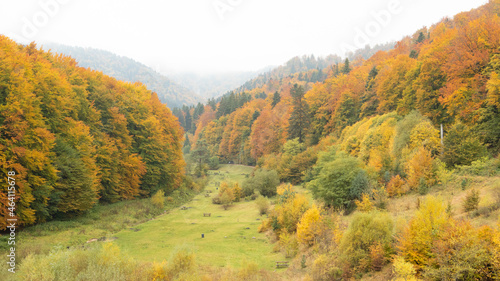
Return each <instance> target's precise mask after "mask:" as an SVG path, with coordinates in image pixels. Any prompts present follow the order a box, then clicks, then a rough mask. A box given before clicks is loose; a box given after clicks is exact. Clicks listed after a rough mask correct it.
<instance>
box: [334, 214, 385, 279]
mask: <svg viewBox="0 0 500 281" xmlns="http://www.w3.org/2000/svg"><path fill="white" fill-rule="evenodd" d="M392 230H393V222H392V219H391V217H390V215H389V214H387V213H381V212H378V211H374V212H370V213H356V214H354V217H353V219H352V222H351V224H350V225H349V227H348V228H347V230H346V232H345V233H344V236H343V237H342V241H341V243H340V250H341V253H342V259H343V260H344V262H346V263H347V264H349V265H350V267H351V268H355V269H356V268H358V269H360V270H367V269H369V268H370V267H374V268H378V267H381V263H382V264H383V263H384V262H385V256H387V255H388V254H389V253H390V250H391V240H392ZM378 244H380V245H378ZM377 247H382V248H383V250H380V249H379V248H377ZM377 251H378V252H380V251H382V253H376V252H377ZM381 256H382V257H381ZM373 258H375V259H373Z"/></svg>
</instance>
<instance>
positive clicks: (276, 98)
mask: <svg viewBox="0 0 500 281" xmlns="http://www.w3.org/2000/svg"><path fill="white" fill-rule="evenodd" d="M280 101H281V96H280V94H279V93H278V92H274V94H273V101H272V103H271V107H272V108H274V107H275V106H276V105H277V104H278V103H279V102H280Z"/></svg>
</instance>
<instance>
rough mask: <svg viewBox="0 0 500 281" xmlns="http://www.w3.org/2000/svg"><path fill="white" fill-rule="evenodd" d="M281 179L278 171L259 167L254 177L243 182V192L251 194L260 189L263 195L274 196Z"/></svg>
mask: <svg viewBox="0 0 500 281" xmlns="http://www.w3.org/2000/svg"><path fill="white" fill-rule="evenodd" d="M279 183H280V181H279V178H278V173H277V172H276V171H274V170H264V169H259V170H257V171H255V174H254V176H253V177H251V178H248V179H246V180H245V181H244V182H243V193H244V195H245V196H251V195H252V194H253V193H254V191H259V192H260V194H261V195H262V196H266V197H272V196H274V195H276V187H277V186H278V185H279Z"/></svg>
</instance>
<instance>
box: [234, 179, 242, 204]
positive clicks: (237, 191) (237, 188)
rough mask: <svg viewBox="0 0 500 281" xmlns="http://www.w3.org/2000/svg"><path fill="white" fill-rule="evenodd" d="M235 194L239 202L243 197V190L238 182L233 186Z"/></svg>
mask: <svg viewBox="0 0 500 281" xmlns="http://www.w3.org/2000/svg"><path fill="white" fill-rule="evenodd" d="M233 195H234V201H235V202H239V201H240V199H241V197H243V190H242V189H241V187H240V185H239V184H238V183H235V184H234V186H233Z"/></svg>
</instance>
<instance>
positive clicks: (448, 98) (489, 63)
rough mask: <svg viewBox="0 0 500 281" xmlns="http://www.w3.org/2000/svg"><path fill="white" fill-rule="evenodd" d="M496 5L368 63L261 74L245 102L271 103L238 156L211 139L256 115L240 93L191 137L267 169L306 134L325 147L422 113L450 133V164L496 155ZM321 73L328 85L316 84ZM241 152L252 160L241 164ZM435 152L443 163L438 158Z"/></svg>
mask: <svg viewBox="0 0 500 281" xmlns="http://www.w3.org/2000/svg"><path fill="white" fill-rule="evenodd" d="M497 5H498V3H496V2H495V1H491V2H490V3H488V4H486V5H484V6H482V7H480V8H478V9H476V10H473V11H471V12H466V13H461V14H458V15H457V16H455V18H454V19H443V20H442V21H441V22H439V23H437V24H435V25H433V26H432V27H430V28H422V29H420V30H418V31H417V32H415V34H414V35H413V36H408V37H405V38H404V39H402V40H401V41H399V42H397V43H396V44H395V48H394V49H392V50H390V51H379V52H377V53H375V54H374V55H373V56H371V57H370V58H369V59H367V60H364V59H355V60H348V59H346V60H344V61H343V62H340V63H339V61H340V58H337V59H332V60H329V59H326V61H327V62H328V63H332V62H334V64H331V65H330V66H328V67H325V68H323V69H321V68H320V70H317V69H311V67H312V66H313V65H314V67H316V66H320V67H324V65H323V63H324V61H323V60H322V59H319V60H318V59H315V58H314V57H304V58H297V59H296V60H291V61H290V62H289V63H287V64H286V67H284V68H283V69H286V71H285V70H283V73H282V74H279V73H281V72H279V71H277V72H276V75H274V76H273V75H271V76H270V77H266V78H262V77H261V78H262V79H261V80H262V81H261V82H258V83H257V82H255V83H253V82H252V83H251V84H248V85H246V86H244V87H243V88H244V89H245V95H247V94H249V95H250V96H251V97H252V99H255V98H256V97H257V96H258V95H260V94H261V93H264V94H265V95H266V97H265V98H264V101H265V103H264V104H263V105H262V106H260V107H259V108H258V109H256V111H258V114H257V113H256V115H252V116H256V117H257V118H256V119H255V121H249V120H248V122H249V124H248V125H247V126H248V129H249V132H248V133H245V135H246V134H249V136H250V137H249V138H243V139H241V140H242V142H239V144H238V145H239V148H238V151H239V152H238V153H236V152H235V151H236V150H231V152H230V153H228V152H229V150H228V149H226V148H224V146H226V144H227V143H228V142H229V141H230V140H229V138H230V137H231V134H229V133H226V134H221V133H218V134H216V136H214V135H212V133H213V131H212V132H206V133H203V131H204V130H208V129H210V130H213V129H215V127H217V128H218V129H217V130H218V131H220V132H223V131H227V132H229V131H228V130H229V128H222V127H226V126H232V121H229V120H233V119H234V116H236V115H241V114H243V111H245V110H248V109H247V107H246V106H245V105H243V104H244V103H245V101H242V103H240V104H236V103H235V102H234V101H232V102H231V100H234V97H236V96H237V95H236V94H233V98H231V96H226V97H225V98H224V100H221V102H219V103H218V104H217V105H216V104H214V103H211V106H212V107H213V109H214V110H215V111H216V112H217V114H216V118H215V119H213V120H212V121H210V122H203V123H200V125H201V126H202V127H203V128H201V129H200V128H199V127H197V128H196V130H192V132H193V133H194V132H195V131H199V132H200V134H199V135H203V136H204V137H206V138H211V139H212V140H213V141H212V142H211V141H208V142H207V143H212V145H215V146H219V147H218V148H213V149H212V150H211V151H212V152H213V153H215V154H213V155H212V156H218V157H219V158H223V159H225V160H228V161H236V162H238V161H240V163H246V164H250V163H256V162H259V163H265V162H266V161H263V159H264V158H266V159H268V160H269V161H271V160H270V159H271V158H272V157H271V156H270V155H278V154H281V153H282V152H283V145H284V144H285V142H286V140H287V139H292V138H294V137H297V136H298V137H300V141H303V142H304V143H305V145H306V147H308V146H311V145H317V144H318V143H320V142H321V141H322V140H324V139H326V138H327V136H333V137H335V138H339V137H340V136H341V134H342V131H343V130H344V129H345V128H346V127H349V126H352V125H354V124H355V123H356V122H359V121H362V120H363V118H367V117H373V116H375V115H384V114H388V113H391V112H396V113H397V114H398V116H400V117H398V118H401V117H404V116H406V115H408V114H409V113H410V112H413V111H415V110H416V111H418V112H419V114H420V115H422V116H423V117H425V118H427V119H428V120H429V123H428V125H426V126H431V127H433V128H438V127H439V126H440V125H441V124H442V125H443V127H444V132H445V136H448V133H450V136H449V137H447V140H445V146H444V147H443V149H444V155H445V156H444V158H442V160H443V161H444V162H445V163H446V164H447V165H448V166H449V167H452V166H454V165H456V164H461V165H463V164H470V163H471V162H472V161H474V160H476V159H478V158H480V157H483V156H485V155H486V154H487V152H486V150H483V149H482V147H486V148H487V149H488V151H489V153H490V154H492V155H494V156H495V155H497V154H498V152H499V151H500V134H499V131H498V128H499V126H498V124H500V118H499V116H500V114H499V113H498V110H499V107H498V104H500V103H499V102H498V96H499V94H498V84H499V82H498V81H499V79H498V77H499V76H498V73H499V72H500V68H499V66H500V63H499V61H500V60H499V59H500V49H499V48H500V35H499V34H500V19H499V16H498V13H497V8H495V7H496V6H497ZM468 42H469V43H468ZM294 71H295V72H294ZM301 71H302V72H301ZM318 71H319V73H320V74H321V76H322V79H319V80H317V79H316V80H315V79H311V77H312V76H311V75H313V74H314V73H316V74H317V73H318ZM284 73H286V74H284ZM255 81H257V80H255ZM294 84H297V87H299V88H303V89H304V91H305V95H304V96H303V98H301V99H300V101H301V106H300V109H302V108H308V110H307V113H306V114H300V116H301V117H300V118H299V119H300V120H310V123H308V122H306V123H305V124H306V126H305V127H307V130H306V131H305V133H304V134H302V133H299V134H296V132H301V129H300V128H299V127H301V126H302V125H297V124H299V123H300V124H302V122H298V123H297V120H296V119H297V118H296V116H297V115H296V114H294V112H298V111H297V106H296V105H295V104H296V103H297V100H295V101H294V97H293V96H294V95H293V94H294V93H295V92H296V91H295V90H294V86H293V85H294ZM243 88H242V89H243ZM240 95H242V94H240ZM249 100H250V99H249ZM302 101H304V102H303V103H302ZM184 115H186V114H184ZM233 115H234V116H233ZM247 115H248V114H247ZM179 118H180V117H179ZM228 121H229V122H228ZM250 124H251V126H249V125H250ZM457 124H462V125H463V126H464V127H463V128H462V127H460V128H461V129H460V130H459V135H460V136H459V138H463V139H467V144H463V145H462V146H460V147H458V146H456V145H453V141H452V139H451V138H452V136H455V138H456V137H457V132H458V131H457V129H459V127H457V126H458V125H457ZM462 125H460V126H462ZM233 136H234V135H233ZM215 140H216V141H215ZM191 145H193V144H191ZM469 147H470V149H469ZM245 149H249V150H250V151H245ZM465 150H474V151H471V152H469V154H470V155H469V156H464V157H466V158H467V159H466V160H465V159H464V160H459V162H456V161H455V162H454V161H451V160H446V159H449V158H450V157H452V156H451V155H455V154H454V153H460V152H459V151H465ZM240 152H241V153H243V154H245V155H248V156H249V157H250V158H248V157H244V158H242V157H239V156H238V157H237V155H240ZM431 154H432V157H435V156H436V151H431ZM270 157H271V158H270ZM373 157H374V156H373ZM373 157H372V158H373ZM447 157H448V158H447ZM453 157H454V156H453ZM259 158H261V160H259ZM242 159H246V161H243V160H242ZM269 161H267V163H268V164H269ZM273 161H274V162H275V163H278V162H279V161H277V160H276V159H275V160H273ZM273 165H274V166H275V167H277V166H279V165H278V164H276V165H275V164H273ZM273 165H271V166H273ZM282 179H283V178H282Z"/></svg>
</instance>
